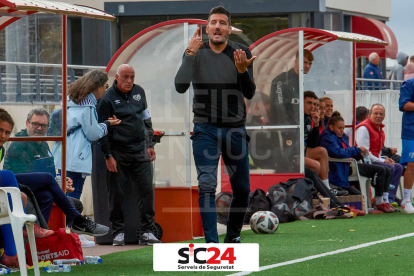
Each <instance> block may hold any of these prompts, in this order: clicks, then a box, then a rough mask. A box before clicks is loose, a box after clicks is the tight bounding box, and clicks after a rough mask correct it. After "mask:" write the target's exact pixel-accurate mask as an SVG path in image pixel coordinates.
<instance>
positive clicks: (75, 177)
mask: <svg viewBox="0 0 414 276" xmlns="http://www.w3.org/2000/svg"><path fill="white" fill-rule="evenodd" d="M66 176H67V177H69V178H71V179H72V181H73V188H75V190H74V191H73V192H71V193H68V196H70V197H73V198H76V199H80V197H81V194H82V190H83V184H85V178H84V177H82V173H78V172H70V171H66ZM62 183H64V181H63V179H62Z"/></svg>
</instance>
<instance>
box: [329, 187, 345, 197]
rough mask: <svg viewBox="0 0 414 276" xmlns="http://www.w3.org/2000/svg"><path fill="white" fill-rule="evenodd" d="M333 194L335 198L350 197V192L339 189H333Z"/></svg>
mask: <svg viewBox="0 0 414 276" xmlns="http://www.w3.org/2000/svg"><path fill="white" fill-rule="evenodd" d="M331 193H333V194H334V195H335V196H346V195H348V191H344V190H338V189H331Z"/></svg>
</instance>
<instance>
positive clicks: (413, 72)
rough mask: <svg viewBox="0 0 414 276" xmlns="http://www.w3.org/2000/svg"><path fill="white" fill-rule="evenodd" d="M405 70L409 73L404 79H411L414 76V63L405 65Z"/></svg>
mask: <svg viewBox="0 0 414 276" xmlns="http://www.w3.org/2000/svg"><path fill="white" fill-rule="evenodd" d="M405 72H406V73H407V74H405V75H404V80H409V79H411V78H414V63H411V62H409V63H408V64H407V65H406V66H405Z"/></svg>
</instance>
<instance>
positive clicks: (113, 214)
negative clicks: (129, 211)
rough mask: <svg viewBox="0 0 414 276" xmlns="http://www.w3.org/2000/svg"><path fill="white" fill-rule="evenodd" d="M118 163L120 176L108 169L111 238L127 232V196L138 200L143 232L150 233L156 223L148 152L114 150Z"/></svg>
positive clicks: (113, 154)
mask: <svg viewBox="0 0 414 276" xmlns="http://www.w3.org/2000/svg"><path fill="white" fill-rule="evenodd" d="M112 156H113V157H114V158H115V161H116V163H117V166H116V168H117V170H118V172H117V173H114V172H110V171H109V170H107V176H106V182H107V189H108V196H109V221H110V222H111V224H112V230H113V232H112V235H113V237H116V235H118V234H120V233H124V221H125V220H127V219H131V220H137V219H138V218H128V217H127V218H124V210H125V206H124V203H125V196H126V195H127V194H128V196H129V197H132V198H135V199H136V200H137V202H138V206H139V209H140V214H141V225H140V227H139V228H140V229H139V230H140V231H139V232H137V233H138V234H140V233H148V232H151V228H152V225H153V223H154V215H155V211H154V207H153V206H154V205H153V198H154V195H153V188H152V174H151V163H150V161H149V156H148V153H147V150H146V149H143V150H141V151H138V152H135V153H130V152H121V151H112Z"/></svg>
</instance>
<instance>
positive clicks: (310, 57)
mask: <svg viewBox="0 0 414 276" xmlns="http://www.w3.org/2000/svg"><path fill="white" fill-rule="evenodd" d="M303 57H306V58H308V60H309V61H313V60H314V57H313V54H312V52H311V51H309V50H308V49H303ZM296 58H299V51H297V52H296Z"/></svg>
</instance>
